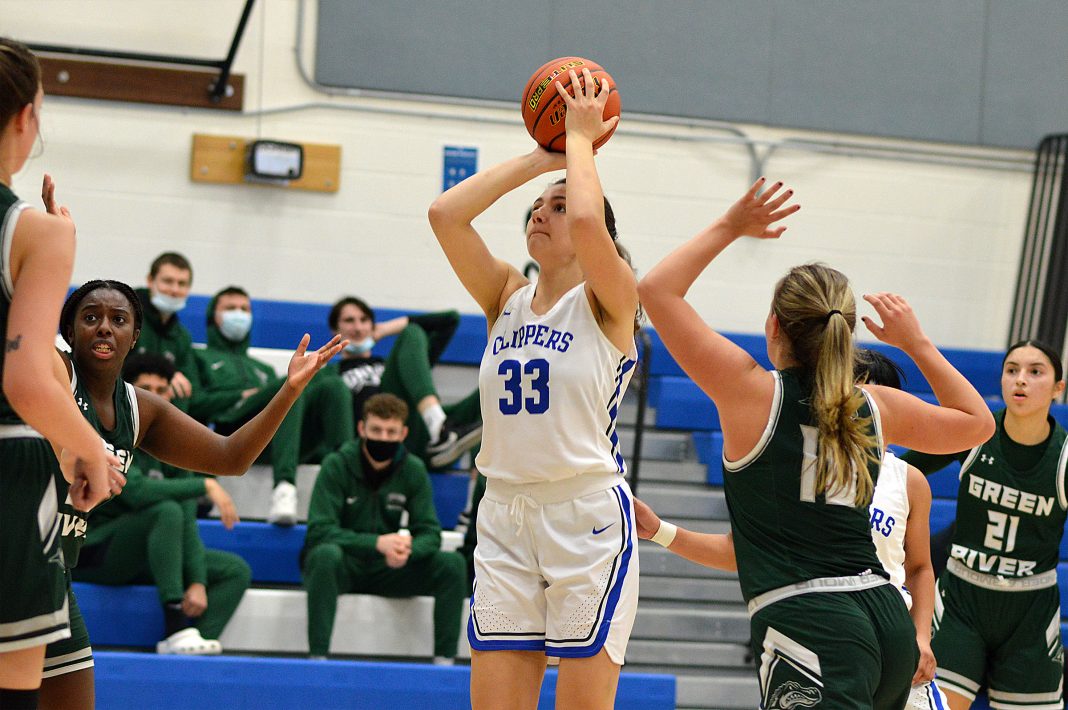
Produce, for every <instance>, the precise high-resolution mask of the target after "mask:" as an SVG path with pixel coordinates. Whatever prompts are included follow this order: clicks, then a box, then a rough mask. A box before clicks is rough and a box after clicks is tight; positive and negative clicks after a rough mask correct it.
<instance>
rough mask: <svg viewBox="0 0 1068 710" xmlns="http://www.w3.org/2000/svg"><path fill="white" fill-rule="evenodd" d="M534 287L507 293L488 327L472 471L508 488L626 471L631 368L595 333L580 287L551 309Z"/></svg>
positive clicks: (624, 355) (628, 360)
mask: <svg viewBox="0 0 1068 710" xmlns="http://www.w3.org/2000/svg"><path fill="white" fill-rule="evenodd" d="M534 288H535V287H534V285H528V286H524V287H523V288H521V289H519V290H518V291H516V292H515V293H514V294H512V297H511V298H510V299H509V300H508V303H507V305H506V306H505V307H504V309H503V310H502V311H501V315H500V317H499V318H498V319H497V321H496V322H495V323H494V324H493V327H492V328H491V330H490V334H489V342H488V343H487V345H486V351H485V353H484V354H483V356H482V366H481V368H480V369H479V376H478V385H479V392H480V398H481V403H482V420H483V422H484V429H483V435H482V442H483V443H482V451H481V453H480V454H479V457H478V460H477V462H476V465H477V466H478V468H479V470H480V471H481V472H482V473H484V474H485V475H486V476H489V477H494V476H496V477H498V478H502V479H504V480H510V481H513V482H520V481H524V482H529V481H532V480H538V481H554V480H562V479H564V478H570V477H572V476H577V475H581V474H583V473H587V472H600V473H604V472H613V471H614V472H617V473H620V474H623V473H625V472H626V464H625V463H624V461H623V456H622V454H621V453H620V451H619V436H618V434H617V432H616V420H617V416H618V413H619V403H620V401H621V400H622V398H623V393H624V392H626V389H627V384H628V383H629V382H630V377H631V373H632V372H633V368H634V364H635V361H634V355H633V351H632V353H631V354H628V353H623V352H620V351H619V349H618V348H616V347H615V345H613V344H612V342H611V341H609V340H608V338H607V337H605V335H604V333H603V332H602V331H601V329H600V326H599V325H598V324H597V320H596V319H595V318H594V315H593V311H592V310H591V308H590V304H589V300H588V299H587V297H586V292H585V289H584V286H583V284H579V285H578V286H576V287H575V288H573V289H572V290H570V291H568V292H567V293H566V294H565V295H564V296H563V297H562V298H561V299H560V300H559V301H558V302H557V303H556V305H554V306H553V307H552V308H551V309H550V310H549V311H548V312H547V313H544V314H541V315H538V314H536V313H534V312H533V310H532V309H531V308H530V302H531V299H532V298H533V297H534Z"/></svg>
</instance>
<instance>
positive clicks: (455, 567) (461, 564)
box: [434, 552, 467, 587]
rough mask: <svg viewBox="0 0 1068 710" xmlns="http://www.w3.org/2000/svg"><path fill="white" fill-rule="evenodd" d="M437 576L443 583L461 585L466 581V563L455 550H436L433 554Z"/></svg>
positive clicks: (451, 585)
mask: <svg viewBox="0 0 1068 710" xmlns="http://www.w3.org/2000/svg"><path fill="white" fill-rule="evenodd" d="M434 562H435V566H436V567H437V572H438V575H437V576H438V578H439V579H440V580H441V583H442V584H443V585H448V586H449V587H453V586H457V587H462V586H463V585H464V584H466V582H467V565H466V562H465V560H464V558H463V557H462V556H461V555H460V554H459V553H456V552H438V553H437V554H436V555H435V560H434Z"/></svg>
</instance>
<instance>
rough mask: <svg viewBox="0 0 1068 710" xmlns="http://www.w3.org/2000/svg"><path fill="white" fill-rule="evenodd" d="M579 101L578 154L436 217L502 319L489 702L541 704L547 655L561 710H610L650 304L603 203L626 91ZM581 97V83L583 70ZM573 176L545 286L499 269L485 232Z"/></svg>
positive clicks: (485, 670)
mask: <svg viewBox="0 0 1068 710" xmlns="http://www.w3.org/2000/svg"><path fill="white" fill-rule="evenodd" d="M584 73H585V86H586V87H589V89H588V91H584V90H582V89H579V92H578V95H577V96H571V95H570V94H568V93H567V92H566V91H564V90H563V89H562V87H560V85H559V84H557V90H558V91H560V92H561V94H562V95H564V99H565V101H566V102H567V118H566V129H567V155H566V156H564V155H562V154H558V153H549V152H547V151H545V150H544V149H542V148H536V149H535V150H534V151H532V152H531V153H529V154H527V155H523V156H520V157H517V158H513V159H512V160H509V161H507V162H505V163H502V164H500V165H497V166H495V167H492V168H490V169H488V170H485V171H483V172H480V173H478V174H476V175H474V176H472V177H470V178H468V179H467V180H464V181H463V182H461V183H460V184H458V185H457V186H455V187H453V188H452V189H450V190H449V191H447V192H446V193H445V194H443V195H442V196H441V197H439V198H438V199H437V201H435V202H434V204H433V205H432V206H431V208H430V223H431V226H432V227H433V228H434V232H435V234H436V235H437V238H438V241H439V242H440V243H441V247H442V249H443V250H444V251H445V254H446V256H447V257H448V258H449V262H450V263H451V264H452V267H453V269H454V270H455V271H456V274H457V276H458V277H459V278H460V281H461V282H462V283H463V285H464V287H465V288H466V289H467V290H468V292H469V293H470V294H471V295H472V296H473V297H474V298H475V300H476V301H477V302H478V304H479V306H481V308H482V310H483V311H484V312H485V314H486V319H487V321H488V323H489V342H488V344H487V346H486V351H485V353H484V355H483V359H482V367H481V369H480V372H479V388H480V391H481V398H482V420H483V422H484V430H483V435H482V451H481V453H480V455H479V457H478V460H477V462H476V463H477V466H478V469H479V470H480V471H481V472H482V473H484V474H485V475H486V478H487V486H486V494H485V497H484V498H483V500H482V503H481V504H480V506H479V511H478V546H477V548H476V550H475V587H474V591H473V592H472V595H471V622H470V624H469V626H468V638H469V640H470V642H471V647H472V653H471V703H472V706H473V707H474V708H475V710H480V708H489V707H494V708H499V707H509V708H521V709H525V708H529V709H533V708H535V707H536V706H537V702H538V696H539V692H540V686H541V681H542V677H543V676H544V673H545V666H546V656H549V657H554V658H558V659H560V661H559V662H560V672H559V676H558V678H557V684H556V700H557V707H583V708H610V707H612V705H613V702H614V698H615V691H616V685H617V683H618V680H619V669H620V666H621V665H622V664H623V657H624V652H625V650H626V645H627V640H628V638H629V636H630V630H631V627H632V625H633V622H634V612H635V609H636V607H637V594H638V557H637V550H636V544H635V543H636V538H635V531H634V525H633V506H632V504H631V496H630V490H629V488H628V487H627V484H626V481H625V479H624V477H623V474H624V472H625V470H626V466H625V464H624V462H623V457H622V456H621V455H620V452H619V441H618V438H617V435H616V430H615V424H616V415H617V412H618V408H619V402H620V399H621V398H622V396H623V393H624V391H625V390H626V387H627V383H628V381H629V380H630V375H631V371H632V368H633V366H634V361H635V347H634V329H635V327H636V323H637V314H638V293H637V286H636V282H635V277H634V272H633V269H632V268H631V266H630V264H629V262H628V260H627V258H626V255H625V252H624V251H622V248H621V247H619V246H618V244H616V243H615V219H614V217H613V215H612V212H611V208H610V207H609V205H608V202H607V200H605V199H604V195H603V193H602V191H601V185H600V180H599V178H598V176H597V169H596V166H595V164H594V159H593V142H594V141H595V140H596V139H597V138H599V137H600V136H601V135H603V134H604V133H605V132H607V131H608V130H610V129H611V128H612V127H614V125H615V122H616V121H617V120H618V119H612V120H610V121H603V120H602V118H601V117H602V115H603V108H604V104H605V102H606V101H607V99H608V94H609V92H610V91H611V89H610V88H609V87H608V85H607V83H606V82H602V83H601V87H600V90H599V93H598V94H595V93H594V92H595V91H597V90H598V89H597V88H596V87H594V85H593V81H592V78H591V76H590V75H589V74H588V73H587V72H584ZM571 85H572V86H579V82H578V78H577V76H575V75H574V72H572V80H571ZM563 168H566V169H567V178H566V182H565V181H560V182H557V183H554V184H553V185H551V186H550V187H549V188H548V189H546V190H545V191H544V192H543V193H542V195H541V196H540V197H539V198H538V199H537V200H536V201H535V202H534V205H533V210H532V213H531V217H530V220H529V221H528V223H527V230H526V234H527V251H528V252H529V253H530V256H531V258H533V259H534V260H535V261H537V262H538V265H539V267H540V274H539V278H538V283H537V286H536V287H535V286H534V285H532V284H530V282H529V281H527V279H526V278H524V276H523V275H522V274H521V273H520V272H519V271H518V270H517V269H516V268H515V267H513V266H511V265H509V264H507V263H505V262H504V261H501V260H498V259H496V258H494V257H493V255H492V254H491V253H490V251H489V249H488V248H487V247H486V244H485V243H484V242H483V241H482V238H481V237H480V236H479V234H478V232H476V231H475V229H474V228H473V227H472V225H471V223H472V221H473V220H474V219H475V218H476V217H477V216H478V215H480V214H482V212H484V211H485V210H486V209H487V208H489V207H490V205H492V204H493V203H494V202H496V201H497V200H498V199H499V198H500V197H502V196H504V195H505V194H507V193H508V192H510V191H512V190H514V189H516V188H518V187H521V186H522V185H524V184H526V183H527V182H528V181H530V180H532V179H534V178H537V177H538V176H540V175H543V174H544V173H547V172H550V171H554V170H560V169H563Z"/></svg>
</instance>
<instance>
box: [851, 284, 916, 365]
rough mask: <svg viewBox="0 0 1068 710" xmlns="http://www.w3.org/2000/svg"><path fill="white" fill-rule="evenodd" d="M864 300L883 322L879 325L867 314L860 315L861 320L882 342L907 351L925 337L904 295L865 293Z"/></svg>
mask: <svg viewBox="0 0 1068 710" xmlns="http://www.w3.org/2000/svg"><path fill="white" fill-rule="evenodd" d="M864 300H865V301H867V302H868V303H870V304H871V305H872V307H873V308H875V312H876V313H877V314H878V315H879V318H880V319H881V320H882V322H883V324H882V325H881V326H880V325H879V324H878V323H876V322H875V321H874V320H873V319H871V318H869V317H868V316H861V320H863V321H864V325H865V326H867V328H868V330H869V331H871V334H872V335H874V336H875V337H876V338H878V339H879V340H881V341H882V342H884V343H886V344H887V345H893V346H894V347H897V348H901V349H902V350H904V351H905V352H909V350H910V349H911V348H912V347H914V346H916V345H919V344H921V343H923V342H924V341H925V340H926V339H927V336H926V335H924V333H923V328H921V327H920V321H919V319H918V318H916V314H915V313H914V312H913V310H912V306H910V305H909V302H908V301H906V300H905V299H904V297H902V296H899V295H897V294H896V293H886V292H882V293H871V294H865V295H864Z"/></svg>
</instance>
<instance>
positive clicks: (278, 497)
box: [267, 481, 297, 527]
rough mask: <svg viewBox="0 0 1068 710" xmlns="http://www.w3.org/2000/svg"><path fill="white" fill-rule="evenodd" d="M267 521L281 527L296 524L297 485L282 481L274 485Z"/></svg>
mask: <svg viewBox="0 0 1068 710" xmlns="http://www.w3.org/2000/svg"><path fill="white" fill-rule="evenodd" d="M267 522H268V523H274V524H275V525H281V526H283V527H289V526H291V525H296V524H297V487H296V486H294V485H293V484H292V483H289V482H288V481H282V482H281V483H279V484H278V485H277V486H275V487H274V493H272V494H271V512H269V513H268V514H267Z"/></svg>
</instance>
